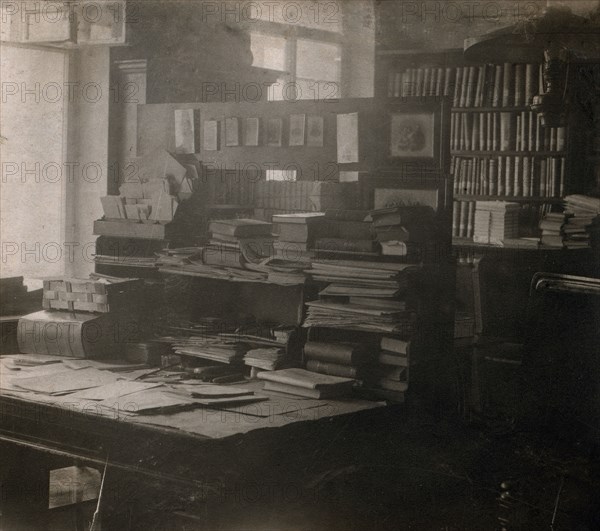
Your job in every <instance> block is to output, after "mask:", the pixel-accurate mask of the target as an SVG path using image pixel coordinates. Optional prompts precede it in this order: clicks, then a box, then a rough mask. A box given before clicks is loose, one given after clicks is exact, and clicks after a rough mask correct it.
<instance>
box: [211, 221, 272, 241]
mask: <svg viewBox="0 0 600 531" xmlns="http://www.w3.org/2000/svg"><path fill="white" fill-rule="evenodd" d="M208 230H209V231H210V232H212V233H213V234H224V235H229V236H238V237H240V238H248V237H255V236H270V235H271V230H272V224H271V223H267V222H265V221H259V220H256V219H223V220H218V221H211V222H210V223H209V226H208Z"/></svg>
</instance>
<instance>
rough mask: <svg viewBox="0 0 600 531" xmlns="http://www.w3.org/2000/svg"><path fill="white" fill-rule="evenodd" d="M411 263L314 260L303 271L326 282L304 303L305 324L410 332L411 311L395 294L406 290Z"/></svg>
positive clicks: (411, 267)
mask: <svg viewBox="0 0 600 531" xmlns="http://www.w3.org/2000/svg"><path fill="white" fill-rule="evenodd" d="M417 269H418V267H417V266H415V265H411V264H398V263H383V262H358V261H353V260H316V261H314V262H313V263H312V268H311V269H310V270H308V271H307V272H308V273H309V274H310V275H311V276H312V278H313V280H315V281H316V282H326V283H327V286H326V287H324V288H323V289H322V290H321V291H320V292H319V300H316V301H309V302H307V303H306V305H307V306H308V312H307V316H306V319H305V321H304V325H303V326H305V327H311V326H323V327H331V328H341V329H347V330H364V331H371V332H391V333H405V334H408V333H412V331H413V329H414V326H415V317H416V316H415V313H414V312H413V311H411V310H410V309H409V308H407V305H406V302H405V301H401V300H397V297H398V296H399V295H400V294H402V293H404V292H405V291H406V288H407V286H408V284H409V276H410V275H411V274H412V273H413V272H415V271H416V270H417Z"/></svg>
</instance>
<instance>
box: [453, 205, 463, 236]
mask: <svg viewBox="0 0 600 531" xmlns="http://www.w3.org/2000/svg"><path fill="white" fill-rule="evenodd" d="M460 205H461V202H460V201H454V205H453V208H452V236H453V237H458V236H460V232H459V223H460Z"/></svg>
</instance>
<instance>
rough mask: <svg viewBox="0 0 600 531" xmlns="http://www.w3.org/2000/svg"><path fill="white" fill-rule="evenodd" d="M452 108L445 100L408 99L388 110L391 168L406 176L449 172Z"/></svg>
mask: <svg viewBox="0 0 600 531" xmlns="http://www.w3.org/2000/svg"><path fill="white" fill-rule="evenodd" d="M449 111H450V107H449V106H448V103H447V102H446V101H445V100H444V99H439V100H435V99H421V98H419V99H417V98H415V99H414V100H413V101H411V99H410V98H407V99H405V100H404V101H402V102H401V103H392V104H390V105H388V107H387V113H386V114H387V116H388V120H389V121H388V123H387V124H386V128H385V129H386V132H387V137H386V139H385V141H386V149H387V164H386V165H387V166H390V167H394V168H401V169H402V172H401V173H402V174H403V175H410V174H415V173H418V172H425V173H432V172H433V173H447V172H448V171H449V145H448V139H449V138H450V137H449V135H447V134H446V135H445V134H444V133H445V132H446V129H447V128H448V124H449Z"/></svg>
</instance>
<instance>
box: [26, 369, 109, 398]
mask: <svg viewBox="0 0 600 531" xmlns="http://www.w3.org/2000/svg"><path fill="white" fill-rule="evenodd" d="M117 379H118V378H117V376H116V375H114V374H113V373H110V372H107V371H99V370H98V369H93V368H89V369H81V370H78V371H75V370H71V369H66V370H64V371H62V372H57V373H54V374H49V375H44V376H34V377H30V378H20V379H19V380H18V382H15V385H18V386H19V387H20V388H22V389H27V390H29V391H33V392H36V393H46V394H53V395H57V394H67V393H71V392H74V391H79V390H81V389H89V388H91V387H99V386H101V385H105V384H108V383H112V382H115V381H116V380H117Z"/></svg>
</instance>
